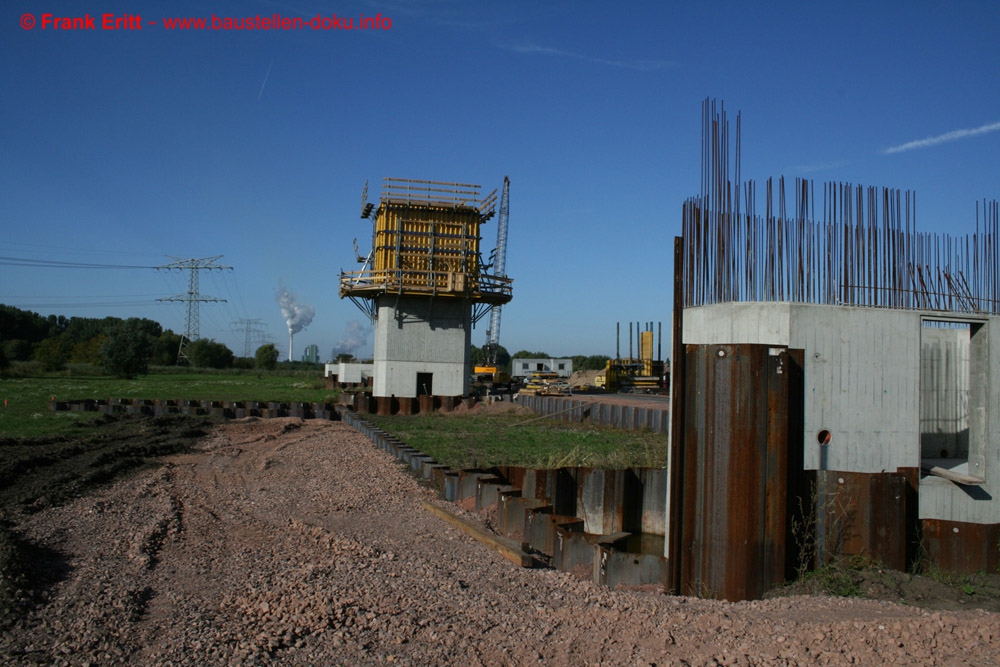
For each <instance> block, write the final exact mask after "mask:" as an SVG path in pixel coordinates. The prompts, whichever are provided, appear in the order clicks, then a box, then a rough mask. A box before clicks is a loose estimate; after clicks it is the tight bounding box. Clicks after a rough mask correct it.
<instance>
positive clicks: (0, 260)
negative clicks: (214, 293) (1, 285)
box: [0, 257, 165, 269]
mask: <svg viewBox="0 0 1000 667" xmlns="http://www.w3.org/2000/svg"><path fill="white" fill-rule="evenodd" d="M0 266H28V267H33V268H45V269H162V268H165V267H162V266H138V265H135V264H96V263H93V262H64V261H59V260H54V259H30V258H27V257H0Z"/></svg>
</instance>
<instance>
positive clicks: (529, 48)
mask: <svg viewBox="0 0 1000 667" xmlns="http://www.w3.org/2000/svg"><path fill="white" fill-rule="evenodd" d="M504 48H506V49H509V50H510V51H513V52H515V53H525V54H538V55H548V56H560V57H563V58H574V59H576V60H583V61H586V62H590V63H596V64H598V65H609V66H611V67H622V68H625V69H634V70H638V71H640V72H651V71H653V70H658V69H669V68H671V67H676V65H677V64H676V63H673V62H670V61H668V60H609V59H607V58H594V57H592V56H585V55H583V54H580V53H574V52H572V51H563V50H562V49H554V48H552V47H549V46H540V45H538V44H511V45H506V46H505V47H504Z"/></svg>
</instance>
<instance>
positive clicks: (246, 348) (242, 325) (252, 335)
mask: <svg viewBox="0 0 1000 667" xmlns="http://www.w3.org/2000/svg"><path fill="white" fill-rule="evenodd" d="M257 325H263V326H267V325H266V324H264V320H261V319H256V320H248V319H242V318H241V319H238V320H236V321H235V322H233V326H234V327H238V329H235V330H234V331H236V332H238V331H246V340H245V342H244V343H243V356H244V357H245V358H247V359H249V358H250V357H252V356H253V353H254V349H253V341H254V340H257V341H261V340H263V338H264V330H263V329H260V328H258V326H257Z"/></svg>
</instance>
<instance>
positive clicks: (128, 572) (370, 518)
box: [0, 419, 1000, 667]
mask: <svg viewBox="0 0 1000 667" xmlns="http://www.w3.org/2000/svg"><path fill="white" fill-rule="evenodd" d="M199 449H200V451H198V452H196V453H193V454H185V455H177V456H173V457H171V458H169V459H167V460H166V464H165V465H164V466H163V467H161V468H159V469H157V470H155V471H152V472H146V473H142V474H141V475H139V476H136V477H133V478H130V479H128V480H126V481H123V482H119V483H117V484H115V485H114V486H113V487H111V488H109V489H106V490H104V491H101V492H99V493H96V494H93V495H90V496H87V497H84V498H80V499H77V500H75V501H73V502H71V503H69V504H67V505H63V506H61V507H56V508H52V509H47V510H44V511H42V512H39V513H37V514H35V515H32V516H30V517H28V518H26V519H25V520H24V522H23V523H22V525H21V527H20V528H21V531H22V533H23V536H24V538H25V539H28V540H30V541H32V542H33V543H35V544H36V545H38V546H39V548H40V553H43V554H45V556H44V557H45V558H46V559H48V561H49V562H48V565H49V567H51V568H52V569H53V572H55V573H56V575H54V576H55V581H53V583H52V584H51V585H50V586H49V587H48V588H47V589H46V590H45V591H44V592H43V594H42V595H41V599H39V600H36V602H35V603H34V604H33V605H30V606H29V607H28V608H27V609H26V611H25V612H24V614H23V615H22V617H21V618H20V619H19V620H18V621H17V623H16V624H14V625H13V627H9V628H6V629H5V632H4V633H3V635H2V637H0V662H2V663H4V664H18V665H20V664H40V665H41V664H44V665H107V664H142V665H205V664H221V665H250V664H289V665H333V664H337V665H340V664H344V665H385V664H400V665H461V666H463V667H464V666H467V665H535V664H546V665H557V666H561V665H567V666H568V665H847V664H863V665H864V664H881V663H886V664H906V665H995V664H997V656H998V655H1000V622H998V621H1000V615H998V614H994V613H989V612H985V611H962V612H929V611H925V610H921V609H918V608H914V607H908V606H903V605H897V604H893V603H887V602H876V601H866V600H854V599H851V600H848V599H836V598H819V597H796V598H778V599H769V600H762V601H756V602H743V603H737V604H732V603H726V602H718V601H709V600H699V599H692V598H681V597H672V596H667V595H663V594H662V593H659V592H656V591H649V590H616V591H610V590H607V589H603V588H601V587H599V586H597V585H595V584H593V583H590V582H587V581H580V580H579V579H576V578H575V577H574V576H573V575H571V574H568V573H562V572H555V571H551V570H528V569H520V568H518V567H516V566H515V565H513V564H512V563H511V562H510V561H508V560H506V559H504V558H503V557H501V556H500V555H498V554H496V553H494V552H492V551H490V550H489V549H487V548H486V547H485V546H483V545H482V544H480V543H478V542H476V541H475V540H473V539H472V538H471V537H469V536H467V535H465V534H463V533H461V532H459V531H458V530H456V529H454V528H452V527H450V526H449V525H448V524H447V523H445V522H444V521H442V520H441V519H439V518H437V517H435V516H433V515H432V514H430V513H429V512H427V511H425V510H423V509H422V508H421V507H420V503H421V501H423V500H431V501H433V502H435V503H438V504H440V505H441V506H443V507H448V508H449V510H451V511H453V512H456V513H463V512H462V510H461V509H459V508H457V507H456V506H454V505H449V504H447V503H444V502H443V501H440V500H436V496H435V494H434V493H433V492H432V491H431V490H429V489H427V488H424V487H422V486H421V485H420V484H418V482H417V481H416V480H415V479H414V478H413V477H411V476H410V475H408V474H407V473H406V472H405V471H404V469H403V468H402V467H401V466H400V465H399V464H397V463H396V462H395V461H394V460H393V459H392V458H391V457H390V456H389V455H388V454H386V453H384V452H382V451H380V450H378V449H376V448H375V447H373V446H372V444H371V443H370V442H368V441H367V440H366V439H364V438H363V437H362V436H361V435H359V434H358V433H356V432H355V431H354V430H353V429H351V428H349V427H347V426H345V425H343V424H341V423H338V422H324V421H306V422H303V421H300V420H296V419H274V420H267V421H264V420H259V421H244V422H233V423H229V424H225V425H221V426H218V427H216V428H215V429H214V430H213V431H212V433H211V434H210V435H209V436H208V437H206V438H205V439H204V440H203V441H202V443H201V445H200V447H199ZM463 514H465V516H467V517H470V518H478V517H476V516H475V515H474V514H469V513H463Z"/></svg>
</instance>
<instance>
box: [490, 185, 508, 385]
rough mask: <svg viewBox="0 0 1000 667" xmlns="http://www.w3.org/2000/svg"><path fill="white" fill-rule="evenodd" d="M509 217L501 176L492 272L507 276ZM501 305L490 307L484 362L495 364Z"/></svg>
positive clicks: (505, 187)
mask: <svg viewBox="0 0 1000 667" xmlns="http://www.w3.org/2000/svg"><path fill="white" fill-rule="evenodd" d="M509 217H510V178H508V177H507V176H504V177H503V194H501V196H500V218H499V220H498V222H497V246H496V248H495V249H494V250H493V253H494V255H495V256H494V259H493V273H494V274H495V275H497V276H501V277H506V276H507V223H508V218H509ZM502 309H503V306H501V305H496V306H493V307H492V308H491V309H490V327H489V329H487V330H486V364H487V365H488V366H496V364H497V350H498V349H499V347H500V311H501V310H502Z"/></svg>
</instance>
